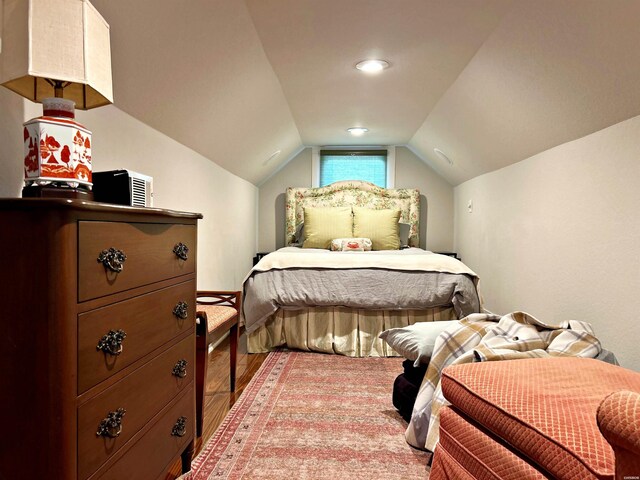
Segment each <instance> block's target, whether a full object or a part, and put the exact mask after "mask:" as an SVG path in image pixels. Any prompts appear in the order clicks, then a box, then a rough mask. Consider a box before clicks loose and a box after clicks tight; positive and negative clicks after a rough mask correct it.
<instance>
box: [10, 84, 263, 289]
mask: <svg viewBox="0 0 640 480" xmlns="http://www.w3.org/2000/svg"><path fill="white" fill-rule="evenodd" d="M41 111H42V107H41V105H39V104H34V103H32V102H29V101H27V100H24V101H22V100H20V98H19V97H18V96H17V95H15V94H14V93H12V92H10V91H8V90H6V89H0V112H2V115H0V167H1V168H0V170H1V171H2V177H0V196H8V197H16V196H20V191H21V189H22V177H23V171H22V158H23V153H22V126H21V124H22V122H23V121H24V120H26V119H29V118H32V117H36V116H39V115H41ZM76 117H77V120H78V121H79V122H80V123H82V124H84V125H85V126H87V128H89V130H91V131H92V132H93V143H92V146H93V152H92V154H93V169H94V171H101V170H112V169H117V168H127V169H130V170H133V171H137V172H140V173H144V174H146V175H151V176H153V179H154V206H155V207H159V208H168V209H172V210H183V211H192V212H199V213H202V214H203V215H204V219H203V220H201V221H200V223H199V234H198V287H199V288H202V289H205V288H206V289H220V290H231V289H236V288H239V287H240V286H241V284H242V280H243V279H244V276H245V275H246V274H247V273H248V271H249V269H250V268H251V259H252V257H253V255H254V252H255V247H256V240H255V239H256V224H255V218H256V198H257V194H258V189H257V188H256V187H255V186H254V185H252V184H251V183H249V182H247V181H245V180H242V179H241V178H239V177H237V176H235V175H233V174H231V173H229V172H227V171H226V170H224V169H222V168H221V167H219V166H218V165H216V164H214V163H213V162H211V161H209V160H207V159H206V158H205V157H203V156H201V155H199V154H197V153H195V152H194V151H192V150H190V149H188V148H186V147H185V146H183V145H181V144H179V143H177V142H175V141H173V140H171V139H170V138H168V137H166V136H165V135H163V134H161V133H159V132H157V131H156V130H154V129H152V128H150V127H148V126H147V125H145V124H143V123H141V122H139V121H137V120H136V119H134V118H133V117H131V116H129V115H127V114H126V113H124V112H122V111H121V110H119V109H118V108H116V107H115V106H108V107H102V108H98V109H95V110H91V111H88V112H82V111H78V112H76Z"/></svg>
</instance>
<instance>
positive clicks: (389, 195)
mask: <svg viewBox="0 0 640 480" xmlns="http://www.w3.org/2000/svg"><path fill="white" fill-rule="evenodd" d="M351 205H355V206H358V207H365V208H372V209H382V208H393V209H396V208H399V209H400V222H401V223H406V224H409V246H411V247H418V246H419V245H420V239H419V238H418V235H419V233H418V232H419V231H420V229H419V228H418V227H419V225H418V222H419V218H420V192H419V191H418V190H417V189H415V188H381V187H378V186H377V185H374V184H373V183H369V182H362V181H356V180H348V181H344V182H335V183H332V184H331V185H327V186H326V187H320V188H295V187H289V188H287V203H286V207H285V210H286V211H285V216H286V218H285V227H286V232H285V238H286V243H287V245H291V244H292V243H294V242H295V236H296V228H297V226H298V225H300V224H301V223H303V221H304V207H345V206H351Z"/></svg>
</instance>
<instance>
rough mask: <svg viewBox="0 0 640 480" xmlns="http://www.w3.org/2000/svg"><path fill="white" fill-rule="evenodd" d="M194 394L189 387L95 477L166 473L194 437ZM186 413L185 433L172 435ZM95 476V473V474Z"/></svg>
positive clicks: (143, 478)
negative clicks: (149, 427) (148, 428)
mask: <svg viewBox="0 0 640 480" xmlns="http://www.w3.org/2000/svg"><path fill="white" fill-rule="evenodd" d="M194 405H195V396H194V390H193V389H189V391H188V392H185V394H184V395H183V396H181V397H180V398H178V399H177V400H176V401H175V403H174V404H173V405H172V406H171V407H170V408H169V409H168V410H167V411H166V412H165V413H163V415H162V416H161V417H160V419H159V420H158V421H157V422H156V423H155V424H154V425H153V427H151V429H150V430H149V431H148V432H146V434H145V435H144V436H143V437H142V438H141V439H140V440H138V441H136V443H135V444H134V445H133V446H132V447H131V448H130V449H129V450H128V451H127V452H126V453H125V454H124V455H123V456H122V458H120V459H119V460H117V461H116V462H115V463H114V464H113V465H112V466H111V467H108V469H107V470H106V471H105V472H104V473H101V474H100V475H97V476H96V477H95V478H96V479H97V478H100V479H104V480H123V479H140V480H147V479H156V478H160V477H161V476H162V477H164V474H165V473H166V471H167V469H168V467H169V462H170V461H171V460H172V459H174V458H176V457H177V456H178V455H179V454H180V453H181V452H182V451H183V450H184V449H185V447H186V446H187V444H188V443H189V442H190V441H191V440H192V439H193V437H194V432H195V428H194V427H195V407H194ZM181 417H184V419H185V423H184V431H183V432H180V433H184V435H183V436H177V435H172V430H173V429H174V427H175V426H176V423H177V422H178V420H179V419H180V418H181ZM92 480H94V477H92Z"/></svg>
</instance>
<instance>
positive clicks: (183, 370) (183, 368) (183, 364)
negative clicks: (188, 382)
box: [171, 359, 188, 378]
mask: <svg viewBox="0 0 640 480" xmlns="http://www.w3.org/2000/svg"><path fill="white" fill-rule="evenodd" d="M187 363H188V362H187V361H186V360H184V359H182V360H178V363H176V364H175V365H174V366H173V370H171V374H172V375H175V376H176V377H178V378H184V377H186V376H187Z"/></svg>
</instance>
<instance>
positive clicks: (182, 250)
mask: <svg viewBox="0 0 640 480" xmlns="http://www.w3.org/2000/svg"><path fill="white" fill-rule="evenodd" d="M173 253H175V254H176V257H178V258H179V259H180V260H186V259H188V258H189V255H188V253H189V247H187V246H186V245H185V244H184V243H182V242H180V243H178V244H177V245H176V246H175V247H173Z"/></svg>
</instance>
